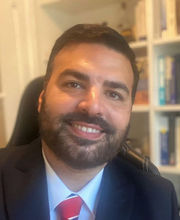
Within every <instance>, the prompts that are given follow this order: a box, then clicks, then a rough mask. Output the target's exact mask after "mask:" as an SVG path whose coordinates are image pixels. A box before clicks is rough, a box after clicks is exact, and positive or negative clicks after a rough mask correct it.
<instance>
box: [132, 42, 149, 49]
mask: <svg viewBox="0 0 180 220" xmlns="http://www.w3.org/2000/svg"><path fill="white" fill-rule="evenodd" d="M129 46H130V47H131V48H132V49H140V48H145V47H147V41H135V42H130V43H129Z"/></svg>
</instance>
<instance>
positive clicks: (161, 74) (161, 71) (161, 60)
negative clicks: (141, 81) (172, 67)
mask: <svg viewBox="0 0 180 220" xmlns="http://www.w3.org/2000/svg"><path fill="white" fill-rule="evenodd" d="M157 62H158V78H159V82H158V90H159V91H158V92H159V105H165V104H166V95H165V94H166V90H165V57H164V56H159V57H158V61H157Z"/></svg>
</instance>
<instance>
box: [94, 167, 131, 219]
mask: <svg viewBox="0 0 180 220" xmlns="http://www.w3.org/2000/svg"><path fill="white" fill-rule="evenodd" d="M134 197H135V188H134V185H133V184H132V183H131V182H130V181H129V180H128V178H127V177H126V175H125V173H124V171H123V169H121V168H120V167H119V169H117V168H116V167H115V166H114V165H113V164H109V165H108V166H107V167H106V168H105V170H104V175H103V179H102V184H101V192H100V199H99V205H98V207H97V212H96V220H101V219H103V220H109V219H119V220H120V219H122V220H129V219H131V216H132V210H133V207H134Z"/></svg>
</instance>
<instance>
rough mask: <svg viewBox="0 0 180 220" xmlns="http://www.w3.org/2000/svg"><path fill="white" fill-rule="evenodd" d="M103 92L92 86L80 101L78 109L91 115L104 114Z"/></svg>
mask: <svg viewBox="0 0 180 220" xmlns="http://www.w3.org/2000/svg"><path fill="white" fill-rule="evenodd" d="M102 99H103V98H102V97H101V92H100V91H99V90H98V89H97V88H95V87H92V88H90V89H89V91H88V92H87V93H86V95H85V96H84V97H83V99H82V100H81V101H80V102H79V105H78V109H79V111H81V112H84V113H88V114H89V115H96V116H102V115H103V101H102Z"/></svg>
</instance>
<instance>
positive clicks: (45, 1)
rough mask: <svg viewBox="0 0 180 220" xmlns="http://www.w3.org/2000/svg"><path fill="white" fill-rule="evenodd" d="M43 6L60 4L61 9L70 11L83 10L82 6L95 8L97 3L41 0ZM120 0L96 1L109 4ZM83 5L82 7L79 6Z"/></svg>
mask: <svg viewBox="0 0 180 220" xmlns="http://www.w3.org/2000/svg"><path fill="white" fill-rule="evenodd" d="M120 1H121V0H120ZM39 2H40V5H41V6H48V5H55V6H57V5H59V6H60V8H61V9H66V10H68V11H75V12H77V11H81V10H82V8H83V9H84V8H85V9H88V8H94V7H95V4H94V1H89V0H76V2H75V1H73V0H39ZM118 2H119V0H98V1H97V2H96V3H97V4H99V5H101V6H102V5H105V4H106V5H107V4H112V3H118ZM79 6H81V8H80V7H79Z"/></svg>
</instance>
